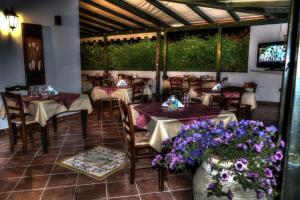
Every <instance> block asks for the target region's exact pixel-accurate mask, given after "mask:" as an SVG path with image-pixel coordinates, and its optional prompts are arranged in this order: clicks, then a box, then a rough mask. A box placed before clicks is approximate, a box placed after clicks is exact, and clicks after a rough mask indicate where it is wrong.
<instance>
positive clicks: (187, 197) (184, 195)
mask: <svg viewBox="0 0 300 200" xmlns="http://www.w3.org/2000/svg"><path fill="white" fill-rule="evenodd" d="M172 194H173V196H174V198H175V199H176V200H193V190H191V189H190V190H177V191H172Z"/></svg>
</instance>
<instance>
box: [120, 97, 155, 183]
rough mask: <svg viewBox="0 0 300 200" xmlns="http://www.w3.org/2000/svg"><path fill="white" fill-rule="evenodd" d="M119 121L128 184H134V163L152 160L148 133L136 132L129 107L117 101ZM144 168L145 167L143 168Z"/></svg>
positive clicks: (152, 153) (143, 131)
mask: <svg viewBox="0 0 300 200" xmlns="http://www.w3.org/2000/svg"><path fill="white" fill-rule="evenodd" d="M119 107H120V113H121V121H122V125H123V139H124V143H125V152H126V154H127V156H128V158H129V159H130V164H131V165H130V182H131V183H134V179H135V171H136V170H137V169H142V168H137V167H136V161H137V160H139V159H143V158H153V157H154V155H155V154H154V151H153V150H152V148H151V147H150V145H149V141H150V136H151V135H150V133H149V132H148V131H146V130H142V129H140V130H137V129H136V128H135V127H134V125H133V118H132V112H131V107H130V105H126V104H125V103H124V102H121V101H119ZM149 167H150V166H149ZM143 168H145V167H143Z"/></svg>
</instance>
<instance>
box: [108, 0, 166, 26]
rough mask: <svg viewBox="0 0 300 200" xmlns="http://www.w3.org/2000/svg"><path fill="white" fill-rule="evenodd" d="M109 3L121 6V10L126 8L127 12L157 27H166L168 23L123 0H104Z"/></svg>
mask: <svg viewBox="0 0 300 200" xmlns="http://www.w3.org/2000/svg"><path fill="white" fill-rule="evenodd" d="M106 1H108V2H109V3H111V4H114V5H115V6H118V7H119V8H122V9H123V10H126V11H128V12H131V13H132V14H134V15H137V16H139V17H140V18H143V19H144V20H146V21H149V22H151V23H153V24H155V25H157V26H159V27H168V26H169V25H168V24H166V23H165V22H163V21H161V20H159V19H157V18H155V17H153V16H152V15H150V14H148V13H146V12H144V11H142V10H140V9H138V8H136V7H135V6H133V5H131V4H129V3H127V2H125V1H123V0H106Z"/></svg>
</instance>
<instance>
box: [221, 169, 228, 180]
mask: <svg viewBox="0 0 300 200" xmlns="http://www.w3.org/2000/svg"><path fill="white" fill-rule="evenodd" d="M229 177H230V175H229V173H228V172H226V171H225V170H223V171H222V172H221V180H222V181H228V179H229Z"/></svg>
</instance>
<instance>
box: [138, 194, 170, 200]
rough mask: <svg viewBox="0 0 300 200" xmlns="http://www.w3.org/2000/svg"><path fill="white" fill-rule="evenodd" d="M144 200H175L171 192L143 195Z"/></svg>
mask: <svg viewBox="0 0 300 200" xmlns="http://www.w3.org/2000/svg"><path fill="white" fill-rule="evenodd" d="M141 199H142V200H154V199H155V200H173V197H172V195H171V193H170V192H162V193H155V194H145V195H141Z"/></svg>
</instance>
